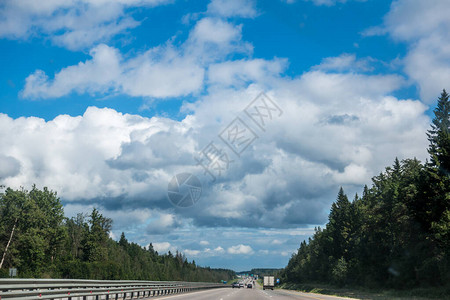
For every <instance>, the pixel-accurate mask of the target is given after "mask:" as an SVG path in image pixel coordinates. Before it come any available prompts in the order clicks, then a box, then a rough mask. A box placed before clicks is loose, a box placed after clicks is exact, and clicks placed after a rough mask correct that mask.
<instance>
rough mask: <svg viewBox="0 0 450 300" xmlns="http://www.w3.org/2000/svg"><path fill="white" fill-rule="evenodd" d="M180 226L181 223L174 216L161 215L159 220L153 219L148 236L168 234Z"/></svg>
mask: <svg viewBox="0 0 450 300" xmlns="http://www.w3.org/2000/svg"><path fill="white" fill-rule="evenodd" d="M178 226H180V221H179V220H177V218H176V216H175V215H173V214H166V213H160V214H159V215H158V216H157V218H151V221H150V223H149V224H148V225H147V233H148V234H152V235H153V234H167V233H169V232H172V231H173V230H174V228H176V227H178Z"/></svg>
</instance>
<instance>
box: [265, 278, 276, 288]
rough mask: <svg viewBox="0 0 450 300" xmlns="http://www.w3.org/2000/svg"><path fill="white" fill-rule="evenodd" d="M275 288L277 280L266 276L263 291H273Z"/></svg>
mask: <svg viewBox="0 0 450 300" xmlns="http://www.w3.org/2000/svg"><path fill="white" fill-rule="evenodd" d="M274 286H275V278H274V277H273V276H264V278H263V290H265V289H271V290H273V287H274Z"/></svg>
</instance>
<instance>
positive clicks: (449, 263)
mask: <svg viewBox="0 0 450 300" xmlns="http://www.w3.org/2000/svg"><path fill="white" fill-rule="evenodd" d="M427 136H428V140H429V147H428V153H429V159H427V160H426V161H425V162H424V163H421V162H420V161H419V160H417V159H415V158H411V159H404V160H401V161H399V160H398V159H395V160H394V163H393V165H392V166H389V167H387V168H385V170H384V171H383V172H382V173H380V174H379V175H377V176H375V177H373V178H372V184H371V186H370V187H368V186H364V189H363V192H362V195H361V196H359V195H355V196H354V198H353V199H352V200H349V199H348V197H347V195H346V194H345V192H344V190H343V189H342V188H341V189H340V190H339V193H338V195H337V199H336V201H335V202H334V203H333V204H332V206H331V210H330V213H329V216H328V223H327V224H326V225H325V227H324V228H323V229H322V228H320V227H319V228H316V231H315V234H314V235H313V237H311V238H309V240H308V241H307V242H306V241H303V242H302V243H301V244H300V247H299V249H298V251H297V253H294V254H293V255H292V257H291V259H290V261H289V263H288V265H287V266H286V268H285V269H284V270H283V271H282V278H283V281H284V282H290V283H325V284H330V283H331V284H334V285H338V286H362V287H368V288H379V287H383V288H384V287H387V288H396V289H408V288H414V287H424V288H427V287H436V286H441V287H448V285H449V283H450V103H449V95H448V94H447V92H446V91H445V90H444V91H443V92H442V93H441V95H440V97H439V99H438V103H437V106H436V108H435V109H434V117H433V120H432V123H431V126H430V129H429V130H428V132H427ZM449 290H450V289H449Z"/></svg>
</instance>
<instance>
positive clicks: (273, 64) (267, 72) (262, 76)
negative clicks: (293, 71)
mask: <svg viewBox="0 0 450 300" xmlns="http://www.w3.org/2000/svg"><path fill="white" fill-rule="evenodd" d="M286 68H287V60H286V59H274V60H265V59H248V60H247V59H246V60H244V59H243V60H234V61H226V62H221V63H217V64H211V65H210V66H209V69H208V83H209V84H211V85H224V86H235V87H242V86H245V85H246V84H248V83H250V82H260V83H261V84H267V83H269V82H270V80H272V78H273V77H279V76H280V75H281V73H282V72H283V71H284V70H285V69H286Z"/></svg>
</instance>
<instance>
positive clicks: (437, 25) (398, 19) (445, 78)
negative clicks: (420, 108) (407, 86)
mask: <svg viewBox="0 0 450 300" xmlns="http://www.w3.org/2000/svg"><path fill="white" fill-rule="evenodd" d="M449 13H450V2H449V1H446V0H435V1H420V0H412V1H410V0H397V1H394V2H393V3H392V4H391V8H390V11H389V12H388V14H387V15H386V16H385V18H384V23H383V25H381V26H378V27H374V28H369V29H368V30H367V31H366V32H365V34H366V35H379V34H389V35H390V36H391V37H392V38H393V39H395V40H397V41H402V42H405V43H407V44H408V46H409V49H408V52H407V54H406V56H405V57H404V59H403V63H404V70H405V72H406V74H407V75H408V76H409V77H410V78H411V79H412V80H414V82H416V83H417V84H418V86H419V89H420V94H421V97H422V99H423V100H424V101H425V102H427V103H433V102H434V101H435V100H436V98H437V96H438V95H439V93H440V92H441V91H442V89H443V88H445V87H446V86H447V84H448V82H449V81H450V67H449V65H448V63H447V62H448V61H449V59H450V51H448V49H449V48H450V42H449V41H450V34H449V32H450V20H449V18H448V15H449Z"/></svg>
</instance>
